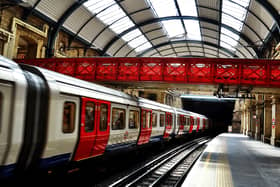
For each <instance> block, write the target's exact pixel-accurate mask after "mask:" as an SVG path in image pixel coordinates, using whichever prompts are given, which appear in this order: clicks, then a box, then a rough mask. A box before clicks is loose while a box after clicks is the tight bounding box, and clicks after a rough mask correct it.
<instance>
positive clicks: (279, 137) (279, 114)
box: [270, 96, 280, 145]
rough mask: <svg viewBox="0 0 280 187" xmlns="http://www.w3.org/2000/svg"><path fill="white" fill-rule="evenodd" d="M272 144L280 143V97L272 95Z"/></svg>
mask: <svg viewBox="0 0 280 187" xmlns="http://www.w3.org/2000/svg"><path fill="white" fill-rule="evenodd" d="M270 143H271V145H279V144H280V98H279V96H272V128H271V138H270Z"/></svg>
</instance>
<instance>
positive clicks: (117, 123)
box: [112, 108, 125, 130]
mask: <svg viewBox="0 0 280 187" xmlns="http://www.w3.org/2000/svg"><path fill="white" fill-rule="evenodd" d="M112 122H113V123H112V130H119V129H124V128H125V109H121V108H113V111H112Z"/></svg>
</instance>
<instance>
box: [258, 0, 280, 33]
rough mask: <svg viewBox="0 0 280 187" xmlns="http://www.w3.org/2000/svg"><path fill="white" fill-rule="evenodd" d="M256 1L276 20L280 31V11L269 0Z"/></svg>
mask: <svg viewBox="0 0 280 187" xmlns="http://www.w3.org/2000/svg"><path fill="white" fill-rule="evenodd" d="M255 1H256V2H258V3H259V4H260V5H261V6H262V7H263V8H264V9H266V10H267V12H268V13H269V14H270V15H271V17H272V18H273V19H274V21H275V23H276V25H277V28H278V30H279V31H280V15H279V13H278V11H277V10H276V9H275V8H274V7H273V6H272V5H271V4H270V2H268V1H267V0H255Z"/></svg>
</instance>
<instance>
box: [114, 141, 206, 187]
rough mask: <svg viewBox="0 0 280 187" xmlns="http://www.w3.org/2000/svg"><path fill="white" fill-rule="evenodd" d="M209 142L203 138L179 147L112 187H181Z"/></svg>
mask: <svg viewBox="0 0 280 187" xmlns="http://www.w3.org/2000/svg"><path fill="white" fill-rule="evenodd" d="M208 140H209V138H206V137H203V138H199V139H196V140H193V141H191V142H188V143H185V144H183V145H181V146H178V147H176V148H174V149H173V150H171V151H169V152H167V153H165V154H163V155H161V156H159V157H157V158H156V159H154V160H152V161H150V162H149V163H147V164H146V165H144V166H143V167H141V168H139V169H137V170H135V171H134V172H132V173H131V174H129V175H127V176H125V177H123V178H121V179H119V180H117V181H115V182H114V183H112V184H111V185H110V186H111V187H117V186H127V187H129V186H141V187H143V186H180V185H181V183H182V182H183V179H184V178H185V176H186V175H187V173H188V172H189V170H190V169H191V167H192V165H193V164H194V163H195V161H196V160H197V158H198V157H199V156H200V154H201V152H202V151H203V148H202V146H203V145H204V144H205V143H206V142H208Z"/></svg>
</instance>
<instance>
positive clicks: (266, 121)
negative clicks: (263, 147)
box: [262, 95, 272, 143]
mask: <svg viewBox="0 0 280 187" xmlns="http://www.w3.org/2000/svg"><path fill="white" fill-rule="evenodd" d="M271 123H272V106H271V97H270V96H268V95H265V97H264V118H263V125H264V126H263V134H262V141H263V142H265V143H270V137H271Z"/></svg>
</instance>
